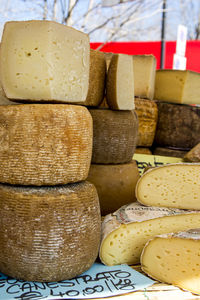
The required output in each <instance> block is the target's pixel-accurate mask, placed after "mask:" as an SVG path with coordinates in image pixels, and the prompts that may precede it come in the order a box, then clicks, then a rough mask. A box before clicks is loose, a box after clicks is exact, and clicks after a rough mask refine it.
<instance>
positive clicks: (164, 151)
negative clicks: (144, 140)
mask: <svg viewBox="0 0 200 300" xmlns="http://www.w3.org/2000/svg"><path fill="white" fill-rule="evenodd" d="M186 153H187V151H184V150H179V149H175V148H173V149H171V148H166V147H156V148H155V149H154V150H153V155H160V156H168V157H181V158H182V157H184V156H185V154H186Z"/></svg>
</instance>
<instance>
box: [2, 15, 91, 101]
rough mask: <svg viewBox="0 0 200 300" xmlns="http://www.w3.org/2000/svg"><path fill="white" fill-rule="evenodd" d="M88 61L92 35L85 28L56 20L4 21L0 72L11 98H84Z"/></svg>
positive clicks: (45, 99) (4, 87) (87, 81)
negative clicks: (81, 29) (80, 29)
mask: <svg viewBox="0 0 200 300" xmlns="http://www.w3.org/2000/svg"><path fill="white" fill-rule="evenodd" d="M89 61H90V45H89V37H88V35H87V34H85V33H83V32H80V31H78V30H75V29H73V28H71V27H68V26H66V25H63V24H59V23H56V22H53V21H41V20H33V21H12V22H7V23H6V24H5V27H4V31H3V36H2V42H1V53H0V76H1V83H2V86H3V89H4V91H5V93H6V96H7V97H8V98H10V99H15V100H17V99H18V100H20V99H22V100H26V101H57V102H67V103H76V102H84V101H85V100H86V97H87V93H88V84H89Z"/></svg>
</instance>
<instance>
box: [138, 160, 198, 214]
mask: <svg viewBox="0 0 200 300" xmlns="http://www.w3.org/2000/svg"><path fill="white" fill-rule="evenodd" d="M199 191H200V164H191V163H179V164H178V163H177V164H168V165H163V166H160V167H156V168H152V169H151V170H148V171H147V172H145V173H144V174H143V175H142V177H141V178H140V180H139V181H138V183H137V186H136V198H137V200H138V201H139V202H140V203H142V204H144V205H148V206H161V207H162V206H164V207H175V208H181V209H196V210H200V193H199Z"/></svg>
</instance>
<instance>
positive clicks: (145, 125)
mask: <svg viewBox="0 0 200 300" xmlns="http://www.w3.org/2000/svg"><path fill="white" fill-rule="evenodd" d="M135 111H136V114H137V116H138V123H139V127H138V141H137V146H141V147H150V146H152V144H153V141H154V137H155V133H156V126H157V120H158V108H157V104H156V102H155V101H153V100H149V99H140V98H135Z"/></svg>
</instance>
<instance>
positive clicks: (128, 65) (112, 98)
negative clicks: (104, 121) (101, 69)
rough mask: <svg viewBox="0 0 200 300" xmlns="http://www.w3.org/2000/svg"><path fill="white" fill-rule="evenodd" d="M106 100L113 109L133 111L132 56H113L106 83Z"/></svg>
mask: <svg viewBox="0 0 200 300" xmlns="http://www.w3.org/2000/svg"><path fill="white" fill-rule="evenodd" d="M106 100H107V103H108V106H109V107H110V108H111V109H114V110H115V109H116V110H133V109H134V108H135V104H134V75H133V63H132V56H131V55H125V54H113V56H112V58H111V61H110V65H109V69H108V74H107V82H106Z"/></svg>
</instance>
